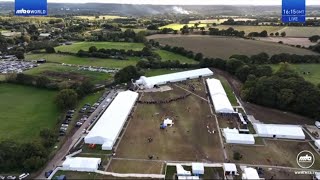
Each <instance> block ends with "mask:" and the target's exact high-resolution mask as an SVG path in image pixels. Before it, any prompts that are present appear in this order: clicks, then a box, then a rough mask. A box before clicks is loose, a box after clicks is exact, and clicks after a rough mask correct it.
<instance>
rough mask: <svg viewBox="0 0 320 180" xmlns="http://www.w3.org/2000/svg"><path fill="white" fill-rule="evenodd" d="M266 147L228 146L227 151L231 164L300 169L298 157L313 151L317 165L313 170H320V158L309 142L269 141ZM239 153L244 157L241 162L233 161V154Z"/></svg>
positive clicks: (315, 164)
mask: <svg viewBox="0 0 320 180" xmlns="http://www.w3.org/2000/svg"><path fill="white" fill-rule="evenodd" d="M265 141H266V146H241V145H230V144H226V150H227V153H228V157H229V159H230V160H231V162H237V163H239V162H241V163H246V164H256V165H257V164H262V165H276V166H287V167H297V168H298V167H299V166H298V164H297V162H296V157H297V155H298V154H299V153H300V152H301V151H303V150H308V151H311V152H312V153H313V154H314V155H315V159H316V161H315V163H314V165H313V166H312V167H311V169H319V168H320V157H319V155H318V154H317V153H316V152H315V151H314V150H313V149H312V147H311V146H310V145H309V144H308V143H307V142H297V141H281V140H267V139H265ZM234 152H239V153H240V154H241V155H242V159H241V160H240V161H235V160H233V158H232V157H233V153H234Z"/></svg>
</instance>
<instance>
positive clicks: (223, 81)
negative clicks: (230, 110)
mask: <svg viewBox="0 0 320 180" xmlns="http://www.w3.org/2000/svg"><path fill="white" fill-rule="evenodd" d="M218 79H219V80H220V81H221V84H222V86H223V88H224V90H225V91H226V93H227V96H228V99H229V101H230V103H231V105H232V106H238V102H237V99H236V96H235V94H234V93H233V91H232V88H231V86H230V84H229V82H228V81H227V80H226V79H225V78H224V77H222V76H219V77H218Z"/></svg>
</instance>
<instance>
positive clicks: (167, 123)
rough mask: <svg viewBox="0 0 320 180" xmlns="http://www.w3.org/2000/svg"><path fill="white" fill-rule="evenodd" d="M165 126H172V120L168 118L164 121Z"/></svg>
mask: <svg viewBox="0 0 320 180" xmlns="http://www.w3.org/2000/svg"><path fill="white" fill-rule="evenodd" d="M163 124H165V125H172V124H173V122H172V120H171V119H169V118H167V119H165V120H164V121H163Z"/></svg>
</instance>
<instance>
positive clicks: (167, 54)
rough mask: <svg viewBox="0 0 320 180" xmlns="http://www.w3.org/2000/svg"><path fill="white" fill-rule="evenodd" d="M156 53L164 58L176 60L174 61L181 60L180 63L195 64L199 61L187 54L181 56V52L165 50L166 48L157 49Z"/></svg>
mask: <svg viewBox="0 0 320 180" xmlns="http://www.w3.org/2000/svg"><path fill="white" fill-rule="evenodd" d="M155 52H156V53H158V54H159V55H160V56H161V58H162V60H174V61H176V60H177V61H179V62H180V63H188V64H195V63H198V62H197V61H195V60H193V59H191V58H187V57H185V56H181V55H179V54H175V53H172V52H169V51H165V50H157V51H155Z"/></svg>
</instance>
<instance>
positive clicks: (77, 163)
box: [62, 157, 101, 172]
mask: <svg viewBox="0 0 320 180" xmlns="http://www.w3.org/2000/svg"><path fill="white" fill-rule="evenodd" d="M100 163H101V158H86V157H67V159H66V160H65V161H64V162H63V163H62V168H63V169H64V170H69V171H84V172H95V171H96V170H98V168H99V165H100Z"/></svg>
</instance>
